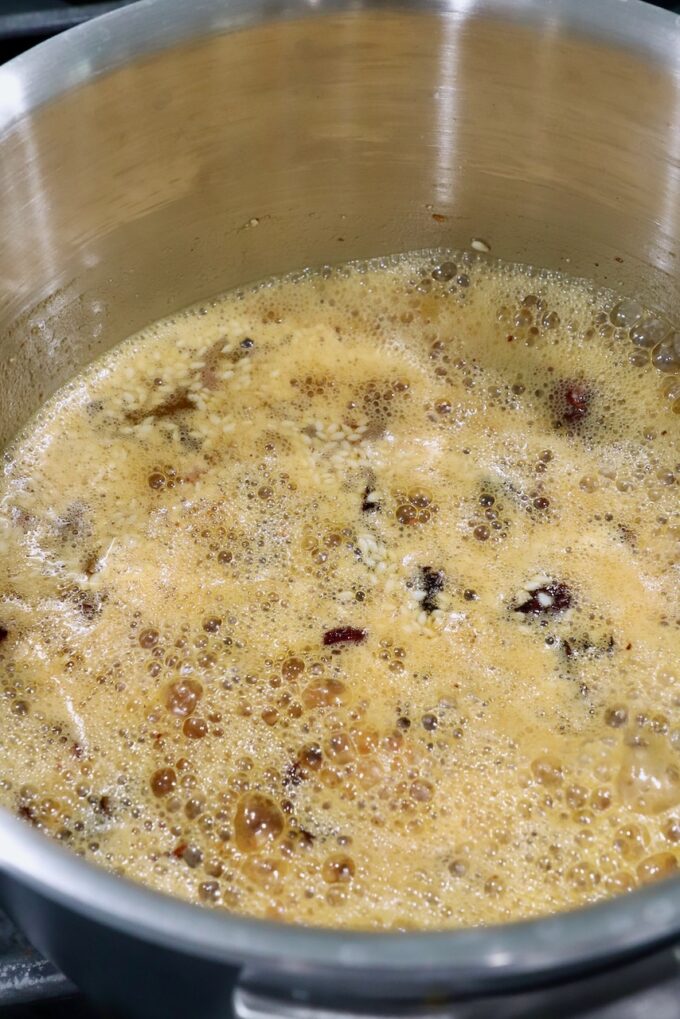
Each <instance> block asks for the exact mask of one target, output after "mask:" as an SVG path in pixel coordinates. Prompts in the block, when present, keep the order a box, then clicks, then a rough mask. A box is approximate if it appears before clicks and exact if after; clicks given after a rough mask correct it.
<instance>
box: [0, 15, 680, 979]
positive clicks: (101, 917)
mask: <svg viewBox="0 0 680 1019" xmlns="http://www.w3.org/2000/svg"><path fill="white" fill-rule="evenodd" d="M394 11H397V12H409V11H410V12H413V13H419V14H423V13H427V14H432V15H434V16H440V17H456V18H463V19H465V18H477V17H489V16H490V17H498V18H501V19H506V20H513V21H520V22H524V23H527V24H529V25H535V26H541V27H542V28H544V29H545V30H549V29H550V28H551V27H554V26H556V25H559V27H560V28H566V29H567V30H569V31H572V32H575V33H578V34H582V35H584V36H586V37H587V38H591V39H600V40H606V41H607V42H608V43H609V44H611V45H613V46H616V47H623V48H629V49H631V50H632V51H634V52H635V53H636V54H637V55H638V56H643V57H644V56H647V57H649V56H652V57H653V58H654V59H655V61H656V62H657V63H658V64H660V65H661V66H666V67H667V68H668V70H669V73H675V74H676V75H677V74H678V72H680V45H679V43H680V18H676V17H674V16H673V15H671V14H669V13H667V12H664V11H661V10H659V9H656V8H652V7H650V6H648V5H647V4H645V3H642V2H640V0H598V2H597V3H592V0H430V3H429V5H428V8H427V10H426V11H425V12H424V8H423V6H422V4H421V3H419V0H392V2H390V3H385V2H381V0H353V2H352V3H351V4H350V3H348V2H346V0H229V2H227V3H225V2H224V0H193V2H192V3H190V4H187V3H186V2H185V0H141V2H139V3H135V4H132V5H131V6H127V7H123V8H121V9H120V10H119V11H115V12H113V13H110V14H108V15H105V16H103V17H100V18H96V19H94V20H93V21H91V22H88V23H86V24H83V25H80V26H78V27H77V28H74V29H72V30H70V31H69V32H66V33H64V34H63V35H61V36H57V37H55V38H54V39H51V40H49V41H48V42H45V43H42V44H41V45H40V46H37V47H35V48H34V49H33V50H31V51H29V52H27V53H25V54H22V55H21V56H19V57H17V58H16V59H15V60H13V61H10V62H9V63H8V64H6V65H4V66H3V67H0V138H2V137H3V136H4V135H5V134H6V133H7V132H9V131H11V129H12V127H13V126H14V125H15V124H17V123H18V122H19V121H20V120H21V118H22V117H24V116H25V115H27V114H31V113H33V112H34V111H35V110H36V109H37V108H38V107H40V106H42V105H43V104H45V103H47V102H49V101H52V100H55V99H57V98H58V97H59V96H61V95H63V94H64V93H67V92H70V91H71V90H72V89H74V88H76V87H78V86H81V85H84V84H86V83H89V82H91V81H92V80H93V79H94V78H96V77H98V76H100V75H103V74H105V73H107V72H109V71H112V70H114V69H116V68H118V67H120V66H122V65H124V64H127V63H129V62H131V61H133V60H137V59H140V58H143V57H144V56H147V55H149V54H152V53H154V52H158V51H161V50H165V49H169V48H171V47H173V46H176V45H179V44H181V43H187V42H190V41H192V40H196V39H198V38H201V37H204V36H207V35H210V34H215V33H221V32H227V31H237V30H241V29H246V28H251V27H255V26H258V25H262V24H266V23H271V22H276V21H280V20H284V19H290V18H301V17H307V16H314V17H318V16H324V15H329V14H336V15H337V14H342V13H349V12H351V13H358V12H376V13H377V12H387V13H390V12H394ZM0 871H1V872H2V873H3V874H4V875H5V876H6V877H8V878H12V879H16V880H18V881H19V882H21V883H22V884H24V885H27V886H28V887H29V888H31V889H33V890H34V891H35V892H37V893H39V894H40V895H42V896H45V897H47V898H49V899H51V900H53V901H54V902H56V903H59V904H61V905H62V906H64V907H66V908H68V909H70V910H74V911H77V912H78V913H80V914H83V915H86V916H88V917H90V918H91V919H92V920H94V921H96V922H98V923H101V924H103V925H105V926H112V927H115V928H116V929H118V930H120V931H122V932H125V933H127V934H130V935H132V936H135V937H138V938H144V939H147V940H151V941H153V942H155V943H157V944H159V945H164V946H166V947H168V948H171V949H173V950H175V951H179V952H186V953H188V954H192V955H199V956H201V957H204V958H206V959H212V960H215V961H223V962H225V961H226V962H243V961H244V960H245V961H247V962H249V963H254V964H256V965H258V966H264V967H266V966H268V965H270V966H272V967H273V968H274V969H275V970H278V971H281V970H282V967H283V968H284V969H285V971H286V972H288V973H291V972H292V973H294V972H298V973H302V972H305V971H307V970H308V969H309V968H310V967H314V968H315V969H317V970H318V969H319V968H321V969H322V970H325V971H326V972H333V971H335V972H336V973H337V971H341V972H342V971H345V972H349V971H354V972H362V971H364V972H366V971H370V972H371V974H376V973H378V972H382V973H384V974H388V975H390V976H391V978H392V979H393V980H395V981H397V982H398V980H399V977H400V975H402V976H403V978H404V980H406V979H408V977H409V975H411V976H412V975H413V974H414V972H416V971H417V973H418V976H419V979H421V980H428V981H431V982H433V983H434V982H436V981H437V980H438V979H443V978H446V980H447V981H451V980H455V979H456V976H458V977H460V979H461V981H464V983H465V986H466V987H468V988H469V987H471V986H472V985H474V984H475V982H478V983H481V982H482V981H483V983H484V986H485V987H486V988H488V987H489V986H490V985H500V984H504V985H506V986H508V985H510V984H512V983H513V982H516V983H519V981H520V980H525V981H526V978H527V977H530V976H531V977H533V978H535V979H539V978H540V976H541V975H542V974H543V975H546V974H548V973H550V974H551V975H552V976H554V975H555V974H556V973H558V972H561V973H563V974H566V973H568V972H569V971H575V970H576V969H577V968H578V969H579V970H582V969H583V967H584V964H587V965H588V966H590V967H592V968H595V967H597V966H602V965H604V964H605V963H606V962H607V961H608V960H610V959H612V958H613V957H614V956H616V957H617V958H621V957H624V956H626V955H632V954H634V953H641V952H643V951H645V950H649V949H650V948H651V947H652V946H657V945H659V944H661V943H664V942H669V941H670V940H671V939H672V938H673V937H674V936H675V935H677V933H678V931H680V878H677V879H672V880H669V881H664V882H661V883H659V884H656V885H653V886H649V887H647V888H644V889H640V890H638V891H635V892H633V893H631V894H629V895H626V896H621V897H619V898H616V899H613V900H610V901H607V902H603V903H599V904H596V905H593V906H589V907H586V908H582V909H579V910H575V911H572V912H568V913H561V914H556V915H554V916H549V917H545V918H540V919H535V920H524V921H519V922H514V923H509V924H505V925H500V926H494V927H486V928H469V929H462V930H452V931H433V932H430V931H427V932H425V931H423V932H415V933H410V932H405V933H402V932H399V933H396V932H394V933H388V932H360V931H349V930H337V929H334V930H331V929H325V928H311V927H301V926H295V925H292V924H284V923H278V922H273V921H266V920H258V919H251V918H248V917H242V916H239V915H236V914H231V913H227V912H224V911H221V910H220V911H213V910H208V909H205V908H202V907H199V906H195V905H190V904H189V903H186V902H183V901H181V900H179V899H175V898H172V897H170V896H167V895H164V894H162V893H160V892H156V891H153V890H151V889H149V888H147V887H144V886H142V885H139V884H137V883H134V882H132V881H131V880H129V879H127V878H122V877H119V876H116V875H114V874H112V873H110V872H108V871H106V870H104V869H102V868H99V867H97V866H95V865H93V864H91V863H89V862H88V861H85V860H83V859H81V858H79V857H78V856H76V855H75V854H73V853H72V852H70V851H69V850H67V849H65V848H64V847H62V846H60V845H59V844H57V843H55V842H53V841H52V840H51V839H49V838H48V837H47V836H45V835H42V834H40V833H38V832H36V831H34V830H32V829H31V828H30V827H29V826H28V825H27V824H25V823H24V822H22V821H19V820H18V819H16V818H14V817H13V816H11V815H10V814H9V813H7V812H6V811H4V810H0ZM9 898H10V899H11V892H10V894H9ZM368 984H369V986H367V987H366V988H365V991H366V995H367V996H371V994H378V993H380V992H381V990H382V988H380V987H379V986H378V983H376V986H375V988H373V989H372V988H371V986H370V982H368Z"/></svg>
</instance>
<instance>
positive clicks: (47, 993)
mask: <svg viewBox="0 0 680 1019" xmlns="http://www.w3.org/2000/svg"><path fill="white" fill-rule="evenodd" d="M131 2H132V0H70V2H69V0H0V63H3V62H4V61H6V60H10V59H11V58H12V57H14V56H17V55H18V54H19V53H21V52H23V51H24V50H26V49H28V48H29V47H31V46H35V45H36V44H37V43H40V42H43V41H44V40H45V39H48V38H49V37H50V36H52V35H55V34H57V33H58V32H62V31H64V30H66V29H67V28H73V27H74V26H75V25H79V24H81V23H82V22H84V21H88V20H89V19H90V18H93V17H96V16H98V15H100V14H106V13H108V12H110V11H113V10H117V9H118V8H120V7H124V6H126V5H127V4H128V3H131ZM187 2H189V3H190V2H191V0H187ZM593 2H596V0H593ZM655 6H657V7H663V8H665V9H666V10H672V11H675V12H676V13H678V14H680V2H674V3H672V2H657V3H655ZM244 1006H245V1008H246V1011H247V1007H248V1003H247V1002H244ZM282 1014H283V1012H282ZM419 1014H420V1015H422V1012H420V1013H419ZM307 1015H308V1017H309V1019H311V1017H312V1013H311V1012H309V1013H307ZM314 1016H318V1019H321V1013H314ZM437 1016H439V1017H440V1019H547V1017H548V1016H549V1017H550V1019H649V1017H653V1019H680V947H679V948H677V949H667V950H664V951H662V952H659V953H657V954H656V955H654V956H652V957H650V958H649V959H645V960H642V961H636V962H634V963H631V964H630V965H629V966H627V967H626V968H625V970H623V971H617V972H616V973H615V974H600V975H598V976H595V977H590V978H588V979H587V980H581V981H578V982H577V983H574V984H570V985H568V986H567V987H560V988H559V990H558V991H554V990H543V991H537V992H533V993H531V994H522V995H517V996H514V997H511V998H505V999H503V1000H502V1001H500V1000H498V999H496V1000H495V1001H492V1000H488V1001H486V1002H479V1003H477V1002H476V1003H474V1004H471V1005H462V1006H456V1005H452V1006H451V1011H450V1012H448V1010H447V1012H446V1013H443V1012H442V1011H440V1010H437ZM0 1019H103V1016H102V1013H101V1012H100V1011H98V1010H97V1009H96V1008H94V1007H93V1006H91V1005H89V1004H88V1003H87V1002H86V1001H85V1000H84V999H83V997H82V995H80V994H79V993H78V989H77V988H76V987H75V986H74V985H73V984H72V983H71V982H70V981H69V980H68V979H67V978H66V977H65V976H63V975H62V974H61V973H59V972H58V971H57V970H56V969H55V968H54V966H52V965H51V963H49V962H47V961H46V960H45V959H43V958H42V957H41V956H40V955H39V954H38V953H37V952H36V951H35V949H34V948H32V947H31V946H30V945H29V944H28V943H27V942H26V940H25V939H24V938H23V937H22V935H20V934H19V933H18V931H17V930H16V928H15V927H14V926H13V924H12V923H11V921H10V920H9V919H8V918H7V917H6V916H4V914H2V913H1V912H0ZM225 1019H228V1017H226V1016H225ZM338 1019H340V1017H338Z"/></svg>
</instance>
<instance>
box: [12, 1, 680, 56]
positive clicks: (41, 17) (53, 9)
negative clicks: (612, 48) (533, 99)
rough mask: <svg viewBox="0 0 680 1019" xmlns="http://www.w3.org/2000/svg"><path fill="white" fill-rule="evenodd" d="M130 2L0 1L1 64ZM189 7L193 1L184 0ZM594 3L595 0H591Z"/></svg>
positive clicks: (678, 5)
mask: <svg viewBox="0 0 680 1019" xmlns="http://www.w3.org/2000/svg"><path fill="white" fill-rule="evenodd" d="M130 2H131V0H0V63H3V62H4V61H5V60H9V59H10V58H11V57H14V56H16V55H17V54H18V53H21V52H22V51H23V50H25V49H27V48H28V47H29V46H34V45H35V44H36V43H39V42H42V41H43V40H44V39H47V38H49V36H51V35H54V34H55V33H56V32H62V31H64V29H66V28H72V27H73V26H74V25H78V24H80V23H81V22H83V21H87V20H88V19H89V18H92V17H94V16H95V15H97V14H104V13H105V12H107V11H112V10H116V9H117V8H118V7H124V6H125V4H126V3H130ZM185 2H186V3H187V4H190V3H191V2H192V0H185ZM591 2H592V3H593V4H596V3H597V2H598V0H591ZM655 6H656V7H664V8H665V9H666V10H671V11H676V12H677V13H678V14H680V0H677V2H675V3H673V2H663V0H659V2H655Z"/></svg>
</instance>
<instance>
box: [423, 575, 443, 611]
mask: <svg viewBox="0 0 680 1019" xmlns="http://www.w3.org/2000/svg"><path fill="white" fill-rule="evenodd" d="M445 583H446V574H445V573H444V571H443V570H433V569H432V567H431V566H421V567H420V586H421V589H422V590H423V591H424V592H425V597H424V598H423V601H422V607H423V609H424V610H425V612H434V610H435V609H436V608H438V607H439V606H438V604H437V595H438V594H439V593H440V592H441V591H443V590H444V584H445Z"/></svg>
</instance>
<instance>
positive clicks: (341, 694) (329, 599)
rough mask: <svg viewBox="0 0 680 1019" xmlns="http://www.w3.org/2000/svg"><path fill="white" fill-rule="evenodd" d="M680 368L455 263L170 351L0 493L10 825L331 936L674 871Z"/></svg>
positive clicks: (293, 307) (277, 310)
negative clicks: (15, 816)
mask: <svg viewBox="0 0 680 1019" xmlns="http://www.w3.org/2000/svg"><path fill="white" fill-rule="evenodd" d="M679 370H680V345H679V344H678V339H677V336H676V335H675V334H673V333H672V331H671V329H670V326H669V325H668V323H666V322H664V321H663V320H662V319H660V318H659V317H658V316H655V315H652V314H651V313H649V312H647V311H645V310H644V309H642V308H641V307H639V306H638V305H637V304H636V303H635V302H632V301H624V302H619V303H616V301H615V299H614V297H613V296H612V295H611V294H608V293H603V292H601V291H596V290H594V289H593V288H591V287H590V286H588V285H587V284H584V283H581V282H576V281H570V280H567V279H564V278H562V277H559V276H556V275H551V274H548V273H541V272H537V271H535V270H531V269H526V268H522V267H516V266H504V265H498V264H492V263H490V262H487V261H483V260H476V259H471V258H470V257H469V256H465V255H456V254H455V253H451V252H434V253H433V252H430V253H424V254H423V253H417V254H412V255H409V256H405V257H400V258H395V259H390V260H383V261H381V262H373V263H366V264H362V265H348V266H345V267H343V268H340V269H337V270H325V271H322V272H318V273H304V274H301V275H299V276H297V277H295V278H287V279H282V280H273V281H269V282H267V283H265V284H261V285H259V286H257V287H254V288H252V289H249V290H244V291H238V292H235V293H232V294H228V295H226V296H225V297H223V298H221V299H219V300H217V301H215V302H214V303H212V304H210V305H209V306H205V307H201V308H195V309H191V310H189V311H187V312H185V313H183V314H180V315H177V316H175V317H173V318H171V319H167V320H165V321H163V322H160V323H157V324H156V325H154V326H152V327H150V328H149V329H147V330H145V331H144V332H142V333H140V334H139V335H138V336H136V337H133V338H132V339H130V340H128V341H126V342H125V343H124V344H122V345H121V346H120V347H119V348H118V349H117V350H116V351H114V352H112V353H111V354H110V355H108V356H107V357H106V358H104V359H103V360H101V361H99V362H97V363H96V364H95V365H94V366H93V367H92V368H91V369H89V370H88V371H87V372H86V373H84V374H83V375H82V376H80V377H79V378H78V379H76V380H75V382H73V383H72V384H71V385H70V386H68V387H67V388H66V389H64V390H62V391H61V393H59V394H57V396H56V397H55V398H54V399H53V400H51V401H50V403H49V404H48V405H47V406H46V407H45V408H44V410H43V412H42V413H41V415H40V416H39V417H38V418H37V419H36V420H35V421H34V422H33V423H32V425H31V426H30V428H29V429H28V430H27V431H26V432H25V433H24V434H23V435H22V436H21V437H20V438H19V439H18V440H17V442H16V443H15V445H14V447H13V449H12V450H11V451H10V452H9V453H8V454H7V455H6V461H5V469H4V479H3V480H2V482H1V484H0V528H1V529H0V558H1V560H2V567H1V569H2V576H3V577H4V578H6V579H5V580H4V583H3V588H2V593H1V600H0V661H1V662H2V681H1V682H2V694H3V696H2V698H1V699H0V715H1V716H2V728H3V733H4V734H5V736H4V738H3V742H2V747H1V748H0V777H1V779H2V781H1V784H0V800H1V801H2V802H3V804H4V805H6V806H8V807H10V808H11V809H13V810H15V811H17V812H18V813H19V814H21V815H22V816H23V817H25V818H26V819H27V820H28V821H30V822H31V823H33V824H34V825H36V826H38V827H40V828H42V829H44V830H46V831H47V832H49V833H51V834H52V835H54V836H55V837H56V838H59V839H61V840H62V841H64V842H65V843H66V844H68V845H70V846H71V847H72V848H73V849H74V850H75V851H77V852H79V853H82V854H83V855H85V856H87V857H89V858H91V859H92V860H94V861H98V862H100V863H101V864H103V865H104V866H107V867H109V868H111V869H113V870H115V871H116V872H118V873H125V874H127V875H128V876H131V877H134V878H137V879H139V880H141V881H144V882H146V883H148V884H150V885H152V886H154V887H156V888H159V889H162V890H165V891H168V892H170V893H172V894H176V895H179V896H182V897H184V898H186V899H190V900H194V901H199V902H203V903H207V904H212V905H216V906H222V907H227V908H229V909H234V910H237V911H240V912H244V913H249V914H252V915H258V916H273V917H280V918H282V919H286V920H290V921H298V922H303V923H312V924H326V925H331V926H357V927H374V928H381V927H387V928H405V927H429V928H433V927H450V926H460V925H469V924H480V923H490V922H495V921H498V920H507V919H513V918H517V917H520V916H531V915H536V914H543V913H549V912H552V911H555V910H560V909H565V908H568V907H570V906H575V905H578V904H581V903H584V902H587V901H592V900H594V899H597V898H600V897H603V896H608V895H612V894H615V893H617V892H620V891H625V890H627V889H630V888H632V887H634V886H635V885H637V884H638V883H640V882H643V881H646V880H649V879H651V878H654V877H658V876H660V875H663V874H666V873H670V872H672V871H673V870H674V869H675V868H676V866H677V865H676V846H678V844H679V843H680V726H679V725H678V717H679V712H680V670H679V669H678V662H680V604H679V601H680V598H679V591H680V584H679V578H678V573H679V563H680V559H679V552H678V545H679V542H678V539H679V538H680V519H679V516H678V501H677V485H678V481H679V479H680V445H679V442H678V440H679V437H680V413H679V412H680V376H679V375H678V371H679Z"/></svg>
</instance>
